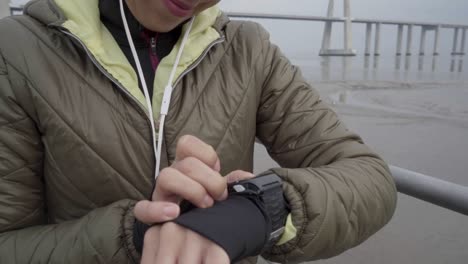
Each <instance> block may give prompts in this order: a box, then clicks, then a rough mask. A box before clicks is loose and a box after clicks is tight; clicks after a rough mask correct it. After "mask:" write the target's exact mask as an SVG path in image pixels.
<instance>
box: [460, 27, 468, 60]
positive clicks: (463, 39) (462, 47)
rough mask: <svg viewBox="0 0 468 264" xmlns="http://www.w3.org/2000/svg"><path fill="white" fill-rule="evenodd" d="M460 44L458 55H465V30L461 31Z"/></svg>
mask: <svg viewBox="0 0 468 264" xmlns="http://www.w3.org/2000/svg"><path fill="white" fill-rule="evenodd" d="M462 30H463V31H462V42H461V47H460V55H465V46H466V30H467V29H466V28H464V29H462Z"/></svg>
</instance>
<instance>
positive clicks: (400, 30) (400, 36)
mask: <svg viewBox="0 0 468 264" xmlns="http://www.w3.org/2000/svg"><path fill="white" fill-rule="evenodd" d="M402 46H403V25H398V36H397V46H396V47H397V48H396V55H397V56H400V55H401V48H402Z"/></svg>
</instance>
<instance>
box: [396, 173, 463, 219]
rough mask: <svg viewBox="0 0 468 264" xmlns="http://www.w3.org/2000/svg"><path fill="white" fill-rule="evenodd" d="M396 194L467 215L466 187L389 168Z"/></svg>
mask: <svg viewBox="0 0 468 264" xmlns="http://www.w3.org/2000/svg"><path fill="white" fill-rule="evenodd" d="M390 170H391V172H392V175H393V178H394V179H395V183H396V186H397V189H398V192H400V193H404V194H406V195H409V196H412V197H415V198H418V199H420V200H423V201H426V202H429V203H432V204H435V205H438V206H440V207H443V208H446V209H449V210H452V211H455V212H458V213H461V214H464V215H468V187H465V186H462V185H458V184H455V183H452V182H448V181H444V180H440V179H437V178H434V177H430V176H427V175H424V174H421V173H417V172H414V171H409V170H405V169H402V168H398V167H395V166H390Z"/></svg>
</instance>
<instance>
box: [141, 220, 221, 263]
mask: <svg viewBox="0 0 468 264" xmlns="http://www.w3.org/2000/svg"><path fill="white" fill-rule="evenodd" d="M141 263H142V264H155V263H157V264H189V263H190V264H201V263H204V264H210V263H212V264H229V257H228V255H227V254H226V252H225V251H224V249H222V248H221V247H220V246H218V245H217V244H215V243H213V242H211V241H210V240H208V239H206V238H204V237H202V236H200V235H199V234H197V233H195V232H193V231H191V230H189V229H187V228H184V227H182V226H179V225H177V224H175V223H172V222H170V223H165V224H163V225H160V226H153V227H151V228H150V229H148V231H146V235H145V240H144V244H143V255H142V259H141Z"/></svg>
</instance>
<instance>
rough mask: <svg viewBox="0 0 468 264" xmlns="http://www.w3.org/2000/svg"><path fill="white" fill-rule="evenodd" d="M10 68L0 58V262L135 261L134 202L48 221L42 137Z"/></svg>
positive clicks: (125, 201) (118, 203) (119, 203)
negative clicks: (17, 95)
mask: <svg viewBox="0 0 468 264" xmlns="http://www.w3.org/2000/svg"><path fill="white" fill-rule="evenodd" d="M8 69H9V66H8V64H7V63H6V62H5V61H4V59H3V58H2V57H1V56H0V263H17V264H20V263H77V264H78V263H135V262H136V261H135V260H134V258H137V257H135V256H136V252H135V250H134V248H133V243H132V231H133V222H134V217H133V213H132V212H133V210H132V208H133V206H134V203H135V202H134V201H130V200H122V201H119V202H116V203H114V204H111V205H109V206H107V207H103V208H99V209H96V210H93V211H91V212H90V213H89V214H87V215H86V216H84V217H82V218H80V219H77V220H74V221H69V222H64V223H61V224H54V225H49V224H48V220H47V214H46V211H47V208H46V207H45V204H44V199H45V197H44V196H45V192H44V184H43V177H42V162H43V146H42V143H41V137H40V134H39V132H38V130H37V128H36V126H35V123H34V122H33V120H32V119H31V118H30V117H29V116H28V115H27V114H26V113H25V111H23V109H22V108H21V107H20V105H19V104H18V103H17V100H16V98H15V92H14V89H13V88H12V82H11V80H10V78H9V75H8ZM15 83H16V82H15Z"/></svg>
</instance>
